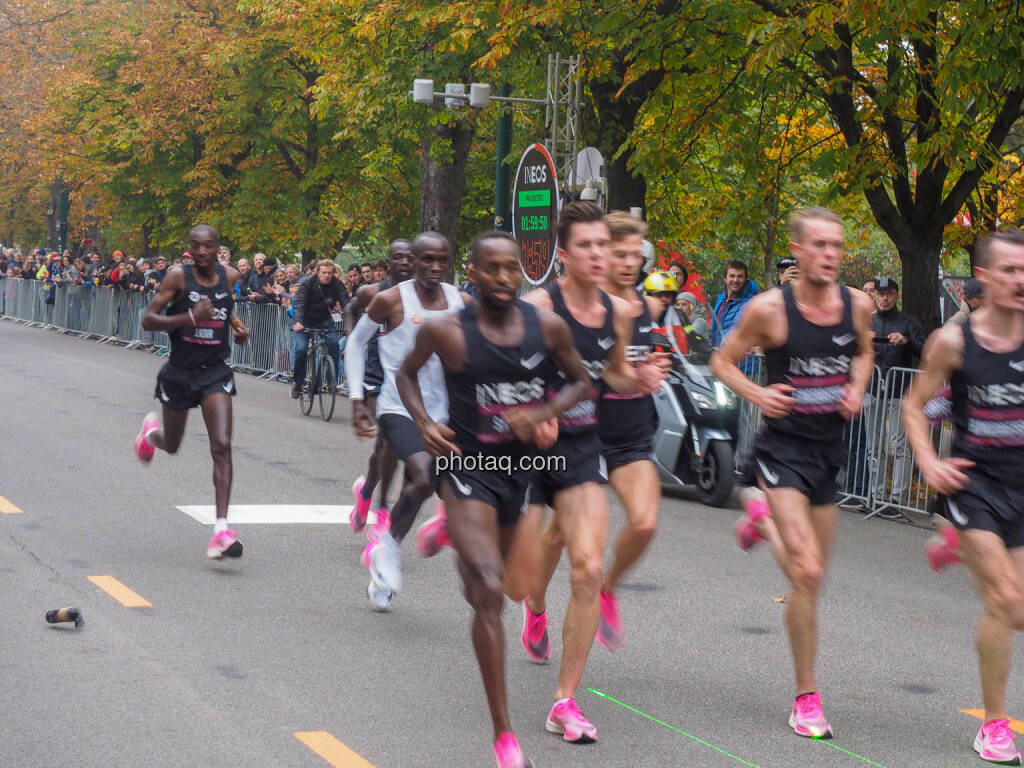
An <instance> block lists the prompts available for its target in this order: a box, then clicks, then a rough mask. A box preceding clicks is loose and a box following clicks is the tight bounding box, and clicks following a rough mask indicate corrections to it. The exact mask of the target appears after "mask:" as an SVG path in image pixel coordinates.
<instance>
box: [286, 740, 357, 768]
mask: <svg viewBox="0 0 1024 768" xmlns="http://www.w3.org/2000/svg"><path fill="white" fill-rule="evenodd" d="M292 735H293V736H294V737H295V738H296V739H298V740H299V741H301V742H302V743H303V744H305V745H306V746H307V747H309V748H310V749H311V750H313V752H315V753H316V754H317V755H319V756H320V757H322V758H323V759H324V760H326V761H327V762H328V763H329V764H331V765H333V766H334V768H373V763H370V762H369V761H368V760H367V759H366V758H365V757H363V756H362V755H360V754H359V753H358V752H354V751H353V750H351V749H349V748H348V747H347V746H345V745H344V744H343V743H341V742H340V741H338V740H337V739H336V738H335V737H334V736H332V735H331V734H329V733H328V732H327V731H296V732H295V733H294V734H292Z"/></svg>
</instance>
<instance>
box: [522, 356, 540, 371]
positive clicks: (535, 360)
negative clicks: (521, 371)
mask: <svg viewBox="0 0 1024 768" xmlns="http://www.w3.org/2000/svg"><path fill="white" fill-rule="evenodd" d="M543 359H544V353H543V352H535V353H534V354H532V355H530V356H529V357H528V358H526V359H525V360H524V359H523V358H519V364H520V365H521V366H523V368H526V369H527V370H533V369H534V368H536V367H537V366H538V365H539V364H540V361H541V360H543Z"/></svg>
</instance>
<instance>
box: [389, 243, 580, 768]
mask: <svg viewBox="0 0 1024 768" xmlns="http://www.w3.org/2000/svg"><path fill="white" fill-rule="evenodd" d="M520 256H521V254H520V251H519V246H518V244H517V243H516V241H515V240H514V239H513V238H512V236H511V235H509V234H508V233H506V232H488V233H486V234H483V235H480V236H479V237H478V238H477V239H476V240H475V241H474V243H473V247H472V256H471V262H470V265H469V270H470V273H471V274H472V275H473V281H474V283H475V285H476V287H477V299H478V300H477V301H476V302H474V304H473V305H471V306H468V307H466V308H464V309H463V310H461V311H460V312H459V313H458V314H454V315H446V316H444V317H440V318H436V319H433V320H428V321H427V322H426V323H425V324H424V325H423V328H422V330H421V331H420V332H419V334H418V335H417V336H416V346H415V347H414V349H413V351H412V353H411V354H410V355H409V356H408V357H406V359H405V362H404V363H403V365H402V367H401V368H400V369H399V372H398V376H397V382H398V389H399V393H400V394H401V396H402V402H403V403H404V404H405V407H406V408H407V409H408V411H409V415H410V416H411V417H412V418H413V421H414V422H415V423H416V426H417V428H418V429H419V430H420V432H421V433H422V435H423V439H424V442H425V443H426V445H427V448H428V449H429V450H430V452H431V453H432V454H434V455H435V456H437V457H438V464H437V470H438V474H439V480H440V486H441V494H442V498H443V499H444V502H445V506H446V507H447V510H448V535H449V537H450V538H451V542H452V545H453V546H454V547H455V550H456V552H457V553H458V556H459V573H460V574H461V575H462V580H463V584H464V587H465V589H464V593H465V595H466V599H467V600H468V601H469V603H470V605H472V606H473V611H474V618H473V644H474V647H475V649H476V655H477V661H478V662H479V665H480V673H481V676H482V677H483V682H484V690H485V691H486V693H487V702H488V704H489V706H490V711H491V718H492V720H493V723H494V738H495V742H494V753H495V757H496V758H497V761H498V766H499V768H524V766H526V765H529V762H528V761H526V760H525V759H524V758H523V755H522V750H521V749H520V747H519V742H518V740H517V739H516V737H515V734H514V733H513V732H512V726H511V722H510V720H509V715H508V702H507V697H506V691H505V651H504V643H503V636H504V632H503V630H502V624H501V610H502V607H503V603H504V596H503V594H502V591H503V584H504V585H505V586H506V587H507V588H508V590H509V593H510V597H512V599H513V600H521V599H522V598H523V597H525V592H523V591H521V588H522V586H523V585H524V582H525V581H526V579H525V578H524V577H525V576H527V575H528V574H530V573H531V572H533V571H535V570H536V568H537V566H538V563H537V557H536V556H537V552H536V547H532V548H531V547H530V542H529V541H528V540H526V541H524V540H522V539H521V538H519V537H517V535H516V534H517V524H518V523H519V519H520V516H521V515H522V514H523V511H524V509H525V507H526V495H527V489H528V486H529V483H530V478H531V476H532V468H533V466H534V463H533V460H534V458H535V450H534V443H536V442H542V443H543V442H544V441H545V434H544V433H545V429H547V434H546V441H547V443H548V444H550V441H551V440H553V438H554V431H553V430H552V429H550V424H547V422H550V421H551V419H552V418H553V417H555V416H557V414H559V413H561V412H563V411H565V410H567V409H569V408H571V407H572V406H573V405H575V404H576V403H577V402H579V401H580V400H582V399H583V398H585V397H586V396H587V394H588V392H589V390H590V381H589V378H588V377H587V374H586V372H585V370H584V368H583V365H582V362H581V361H580V357H579V355H578V354H577V353H576V351H575V350H574V349H573V348H572V341H571V337H570V335H569V329H568V328H567V327H566V325H565V322H564V321H562V320H561V319H560V318H558V317H556V316H555V315H553V314H551V313H550V312H545V311H544V310H540V309H537V308H535V307H533V306H532V305H530V304H527V303H526V302H524V301H521V300H519V299H516V294H517V292H518V289H519V286H520V284H521V282H522V268H521V266H520ZM434 354H436V355H437V356H438V357H439V358H440V359H441V363H442V365H443V366H444V373H445V384H446V387H447V390H448V426H443V425H440V424H437V423H436V422H435V421H434V420H433V419H431V418H430V416H429V414H428V413H427V409H426V406H425V405H424V403H423V396H422V393H421V392H420V387H419V383H418V374H419V370H420V368H421V367H422V366H423V365H424V364H425V363H426V361H427V360H428V359H429V358H430V357H431V356H432V355H434ZM559 369H560V370H561V371H562V372H563V373H564V374H565V376H566V380H567V381H568V384H567V385H566V386H565V387H564V388H563V389H562V391H561V392H560V393H559V394H558V395H556V397H555V398H554V400H552V401H551V402H548V400H547V382H548V380H549V379H550V378H552V377H553V375H554V374H555V373H556V372H557V371H558V370H559ZM506 574H507V577H506Z"/></svg>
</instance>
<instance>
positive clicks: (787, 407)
mask: <svg viewBox="0 0 1024 768" xmlns="http://www.w3.org/2000/svg"><path fill="white" fill-rule="evenodd" d="M792 392H793V387H791V386H790V385H789V384H770V385H768V386H767V387H761V398H760V400H761V401H760V402H759V403H757V405H758V406H760V408H761V412H762V413H763V414H764V415H765V416H767V417H768V418H769V419H781V418H782V417H783V416H785V415H786V414H787V413H789V412H790V411H791V410H792V409H793V405H794V404H795V403H796V401H795V400H794V399H793V398H792V397H791V396H790V395H791V393H792Z"/></svg>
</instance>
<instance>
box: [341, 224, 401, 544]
mask: <svg viewBox="0 0 1024 768" xmlns="http://www.w3.org/2000/svg"><path fill="white" fill-rule="evenodd" d="M387 270H388V275H389V277H386V278H383V279H381V280H379V281H378V282H376V283H372V284H370V285H364V286H362V287H360V288H359V290H357V291H356V295H355V296H354V297H353V298H352V300H351V301H350V302H348V304H346V305H345V312H344V314H345V328H346V329H347V332H348V333H349V334H351V333H352V331H353V329H354V328H355V326H356V322H357V321H358V319H359V317H360V316H361V315H362V314H363V312H364V311H365V310H366V307H367V306H368V305H369V304H370V302H371V301H372V300H373V297H374V296H376V295H377V294H378V293H380V292H381V291H384V290H386V289H388V288H390V287H391V286H392V284H397V283H401V282H404V281H406V280H408V279H409V278H410V277H412V243H410V242H409V241H408V240H404V239H398V240H392V241H391V245H389V246H388V263H387ZM381 330H386V329H385V328H382V329H381ZM378 335H379V334H374V335H373V336H372V337H371V338H370V340H369V342H368V343H367V344H366V363H365V365H366V370H365V373H364V374H363V397H364V398H365V400H366V410H367V412H368V413H370V414H371V415H373V416H375V415H376V413H377V396H378V395H379V394H380V388H381V385H382V384H383V383H384V369H383V368H382V367H381V364H380V352H379V351H378V346H377V338H378ZM357 402H358V401H355V400H354V401H353V408H355V405H356V403H357ZM352 423H353V424H355V423H356V420H355V419H353V420H352ZM397 466H398V457H396V456H395V452H394V451H393V450H391V446H390V445H389V444H388V442H387V441H386V440H385V439H384V437H383V436H382V435H381V434H380V433H379V432H378V434H377V442H376V444H375V445H374V447H373V453H372V454H371V455H370V461H369V466H368V467H367V470H366V474H365V475H361V476H360V477H358V478H357V479H356V481H355V483H354V484H353V485H352V493H353V495H354V496H355V501H354V504H353V507H352V517H351V518H349V527H351V529H352V530H353V531H361V530H363V527H364V526H365V525H366V519H367V514H368V513H369V511H370V502H371V501H372V499H373V492H374V490H375V489H376V487H377V483H378V482H379V483H380V501H379V502H378V504H377V507H376V509H374V511H373V512H374V517H375V519H376V521H375V523H374V526H373V527H374V538H376V537H378V536H379V534H380V533H382V532H383V531H385V530H387V529H388V528H389V527H390V518H389V515H388V490H389V489H390V487H391V478H392V477H393V476H394V474H395V469H396V468H397Z"/></svg>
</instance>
